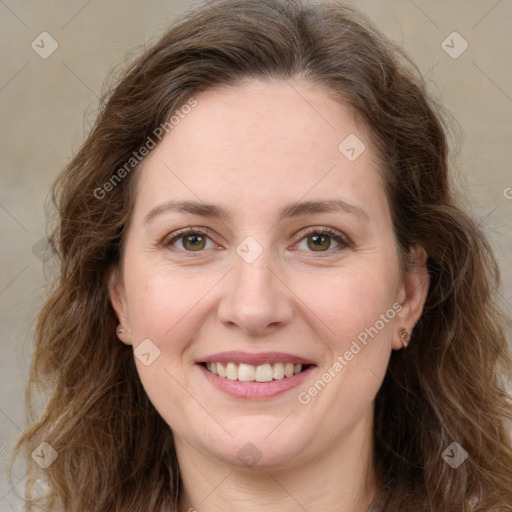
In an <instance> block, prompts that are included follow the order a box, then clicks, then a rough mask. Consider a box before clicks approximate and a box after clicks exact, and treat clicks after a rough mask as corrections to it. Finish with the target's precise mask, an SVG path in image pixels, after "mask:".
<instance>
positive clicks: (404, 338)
mask: <svg viewBox="0 0 512 512" xmlns="http://www.w3.org/2000/svg"><path fill="white" fill-rule="evenodd" d="M398 334H399V335H400V339H401V340H402V345H403V346H404V348H407V346H408V345H409V341H410V339H411V335H410V334H409V333H408V332H407V331H406V330H405V328H403V327H400V329H398Z"/></svg>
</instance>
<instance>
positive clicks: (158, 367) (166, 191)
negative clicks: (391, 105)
mask: <svg viewBox="0 0 512 512" xmlns="http://www.w3.org/2000/svg"><path fill="white" fill-rule="evenodd" d="M195 97H196V99H197V102H198V104H197V106H196V107H195V108H193V109H192V110H191V112H190V113H189V114H188V115H187V116H186V117H185V118H184V119H183V120H182V121H181V122H180V123H179V124H178V125H177V126H175V127H174V129H173V130H172V131H170V132H169V134H168V135H166V136H165V137H164V139H163V140H162V142H161V143H160V144H159V145H158V146H157V148H155V150H153V151H152V153H151V154H150V155H149V156H148V157H147V158H146V159H145V161H144V162H143V165H142V167H141V168H140V169H139V171H138V172H139V175H138V182H137V186H136V200H135V207H134V211H133V217H132V219H131V223H130V227H129V230H128V235H127V239H126V246H125V248H124V254H123V262H122V268H119V269H115V270H114V271H113V272H112V274H111V279H110V297H111V301H112V304H113V306H114V309H115V311H116V313H117V316H118V319H119V322H120V324H121V326H123V327H124V328H125V329H126V332H125V333H123V334H119V336H120V339H121V341H122V342H124V343H126V344H131V345H133V348H134V349H136V347H137V346H138V345H139V344H140V343H141V342H142V340H145V339H150V340H151V342H152V343H154V344H155V345H156V346H157V347H158V348H159V350H160V355H159V357H157V358H156V359H155V360H154V361H153V362H152V363H151V364H150V365H149V366H145V365H144V364H142V363H141V362H140V361H139V359H138V358H135V361H136V364H137V370H138V373H139V376H140V379H141V382H142V384H143V386H144V389H145V390H146V392H147V394H148V396H149V398H150V400H151V402H152V403H153V404H154V406H155V408H156V409H157V410H158V412H159V413H160V414H161V416H162V417H163V418H164V420H165V421H166V422H167V424H168V425H169V426H170V428H171V429H172V431H173V435H174V439H175V443H176V449H177V455H178V461H179V465H180V471H181V476H182V480H183V490H182V492H181V495H180V501H179V510H180V511H181V512H185V511H189V510H191V509H192V510H193V509H196V510H198V511H199V512H203V511H218V510H224V511H228V512H229V511H235V510H237V511H238V510H241V509H242V510H244V511H250V512H252V511H263V510H265V511H267V512H268V511H274V510H279V511H281V512H282V511H297V510H304V509H306V510H338V511H341V512H343V511H347V512H348V511H351V512H354V511H361V512H364V511H366V509H367V508H368V506H369V505H370V504H371V502H372V500H373V497H374V495H375V492H376V484H375V479H374V474H373V470H372V444H371V440H372V424H373V404H374V398H375V395H376V393H377V391H378V389H379V388H380V386H381V383H382V379H383V377H384V375H385V372H386V367H387V365H388V362H389V358H390V356H391V353H392V350H400V349H402V343H401V340H400V337H399V334H398V329H399V328H400V327H405V328H406V329H407V330H408V331H411V330H412V328H413V327H414V325H415V323H416V322H417V320H418V319H419V317H420V315H421V311H422V308H423V304H424V301H425V298H426V294H427V289H428V277H427V274H426V272H424V271H422V270H424V262H425V256H426V255H425V254H423V253H421V251H417V252H416V253H415V254H413V256H414V257H415V258H416V260H417V261H418V262H419V267H418V268H417V269H416V270H415V271H409V272H407V273H405V274H402V273H401V271H400V268H401V267H400V262H399V258H398V255H397V249H396V245H395V239H394V232H393V226H392V222H391V217H390V211H389V205H388V203H387V199H386V196H385V193H384V188H383V182H382V178H381V175H380V172H379V169H378V168H377V164H376V157H375V153H374V152H373V149H372V147H371V144H370V142H369V140H368V139H367V138H366V136H365V134H364V130H363V129H362V128H361V127H360V126H359V125H358V124H357V123H356V121H355V119H354V117H353V115H352V113H351V111H350V109H349V108H348V107H346V106H343V105H341V104H340V103H339V102H336V101H334V100H333V99H332V97H330V96H329V95H328V94H327V92H326V91H325V90H324V89H322V88H321V87H319V86H312V85H307V84H304V83H299V82H272V83H270V82H262V81H256V80H252V81H249V82H247V83H244V84H243V85H237V86H236V87H231V88H217V89H209V90H207V91H205V92H202V93H201V94H199V95H197V96H195ZM349 134H356V135H357V136H358V137H359V138H360V139H361V140H362V141H364V143H365V146H366V150H365V151H364V152H363V153H362V154H361V155H360V156H359V157H358V158H356V159H355V160H354V161H349V160H348V159H347V158H346V157H345V156H344V155H343V154H342V153H341V152H340V151H339V150H338V146H339V144H340V142H341V141H343V140H344V139H345V138H346V137H347V136H348V135H349ZM325 199H342V200H344V201H346V202H348V203H351V204H353V205H356V206H357V207H359V208H361V209H362V210H363V211H364V212H365V214H364V216H363V217H358V216H356V215H354V214H351V213H346V212H345V213H344V212H341V213H339V212H336V213H332V212H329V213H317V214H306V215H302V216H300V217H296V218H290V219H284V220H281V221H279V219H278V217H277V212H278V209H279V208H281V207H282V206H283V205H285V204H287V203H289V202H292V201H299V200H300V201H306V200H325ZM169 200H192V201H199V202H206V203H215V204H217V205H219V206H222V207H224V208H226V209H229V210H230V211H231V212H232V214H233V216H232V218H231V219H228V220H226V219H224V220H220V219H216V218H208V217H203V216H199V215H195V214H191V213H183V212H176V211H167V212H165V213H162V214H160V215H157V216H155V217H154V218H153V219H152V220H151V221H150V222H149V223H148V222H145V221H144V218H145V217H146V215H147V214H148V213H149V212H150V211H151V210H152V209H153V208H155V207H156V206H158V205H160V204H162V203H165V202H167V201H169ZM186 227H194V228H205V227H206V228H209V229H210V230H211V236H209V235H208V236H207V238H206V243H205V244H204V242H203V245H201V248H200V249H199V250H198V249H195V250H194V246H193V245H192V244H190V243H188V244H187V238H186V236H185V238H183V236H184V235H182V238H181V239H176V240H175V241H174V242H172V245H165V243H163V242H165V241H166V237H167V241H168V240H169V235H171V234H172V233H174V232H176V231H178V230H179V229H182V228H186ZM323 227H330V228H332V229H334V230H336V231H338V232H340V233H342V234H344V235H345V236H346V237H348V238H349V240H350V241H351V242H350V244H349V245H341V244H339V243H338V242H336V241H335V240H334V239H333V238H329V237H328V238H327V241H324V242H323V243H321V244H320V245H321V248H320V249H316V248H315V246H314V244H313V242H312V237H313V234H312V233H310V234H301V233H300V232H301V230H303V229H304V228H323ZM298 234H299V235H300V236H299V237H298V236H297V235H298ZM248 236H251V237H253V238H254V239H255V240H257V242H258V243H259V244H260V246H261V247H262V249H263V252H262V254H261V255H260V256H259V257H258V258H257V259H256V260H255V261H253V262H252V263H248V262H246V261H245V260H244V259H243V258H241V257H240V256H239V255H238V254H237V252H236V248H237V246H238V245H239V244H240V243H241V242H242V241H243V240H244V239H245V238H246V237H248ZM329 241H330V245H329ZM183 243H185V246H184V245H183ZM191 247H192V248H191ZM187 254H189V255H190V254H191V257H187ZM422 265H423V266H422ZM394 303H398V304H401V309H400V311H399V313H397V314H396V315H395V316H394V318H393V319H392V320H389V321H388V322H387V323H385V325H384V327H383V328H382V329H381V330H379V332H378V334H377V335H375V336H374V337H373V338H369V342H368V344H367V345H366V346H364V347H363V348H362V350H361V351H360V352H359V353H358V354H357V355H355V356H354V357H353V359H352V360H350V361H349V362H348V364H347V365H346V366H344V368H343V370H342V371H339V372H338V373H337V374H336V377H335V378H333V379H332V380H331V382H329V383H328V384H327V385H326V386H325V387H324V388H323V389H322V390H321V392H319V393H318V394H317V395H316V396H314V397H312V398H311V400H310V402H309V403H308V404H305V405H304V404H301V403H300V402H299V401H298V398H297V395H298V393H299V392H300V391H304V390H306V391H307V389H308V388H309V387H311V386H312V385H313V383H314V382H315V381H316V380H317V379H319V378H320V377H321V375H322V374H323V373H325V372H326V371H327V370H328V368H329V367H332V365H333V363H334V362H335V361H336V358H337V356H339V355H343V354H344V353H345V352H346V351H347V350H349V348H350V346H351V343H352V342H353V341H354V340H355V339H356V337H357V336H358V334H360V333H361V332H363V331H364V330H365V328H368V327H370V326H374V325H375V323H376V321H377V320H378V319H379V318H380V315H382V314H385V313H386V312H387V311H389V310H390V308H392V305H393V304H394ZM227 350H242V351H246V352H256V353H257V352H267V351H278V352H289V353H292V354H296V355H299V356H302V357H305V358H308V359H310V360H313V361H314V362H315V363H316V365H317V368H315V369H314V370H313V372H311V374H310V375H309V377H308V378H307V380H306V381H305V383H304V384H303V385H302V384H301V386H299V387H298V388H294V389H292V390H290V391H287V392H286V393H284V394H281V395H279V396H276V397H274V398H270V399H266V400H244V399H237V398H232V397H229V396H227V395H225V394H223V393H222V392H221V391H219V390H217V389H216V388H215V387H213V386H212V385H211V384H210V383H209V382H208V381H207V380H206V379H205V377H204V375H203V374H202V372H201V370H200V368H198V366H197V365H196V364H195V361H196V360H197V359H198V358H200V357H201V356H203V357H204V356H207V355H211V354H215V353H217V352H221V351H227ZM248 442H250V443H252V444H253V445H255V446H256V447H257V449H258V451H259V453H260V454H261V459H260V460H259V461H258V462H257V464H256V465H254V466H252V467H248V466H246V465H244V463H243V462H242V461H241V460H240V459H239V457H238V456H237V454H238V452H239V450H240V449H241V448H242V447H243V446H244V445H245V444H246V443H248ZM301 507H303V508H301Z"/></svg>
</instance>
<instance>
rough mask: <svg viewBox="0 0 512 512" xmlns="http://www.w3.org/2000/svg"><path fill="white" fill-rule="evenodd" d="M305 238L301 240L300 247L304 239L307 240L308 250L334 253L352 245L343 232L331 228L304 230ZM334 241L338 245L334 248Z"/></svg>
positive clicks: (306, 249)
mask: <svg viewBox="0 0 512 512" xmlns="http://www.w3.org/2000/svg"><path fill="white" fill-rule="evenodd" d="M302 235H303V238H302V239H301V240H300V242H299V244H298V247H299V249H301V247H300V244H301V243H302V241H303V240H307V243H306V248H305V249H303V250H305V251H306V252H316V253H323V252H326V253H328V254H332V253H334V252H339V251H341V250H343V249H345V248H347V247H350V245H351V244H350V242H349V240H348V238H346V237H345V236H344V235H343V234H342V233H340V232H338V231H336V230H334V229H331V228H322V229H320V228H317V229H314V230H310V231H309V232H302ZM333 241H334V242H335V244H337V246H335V247H334V248H332V246H333Z"/></svg>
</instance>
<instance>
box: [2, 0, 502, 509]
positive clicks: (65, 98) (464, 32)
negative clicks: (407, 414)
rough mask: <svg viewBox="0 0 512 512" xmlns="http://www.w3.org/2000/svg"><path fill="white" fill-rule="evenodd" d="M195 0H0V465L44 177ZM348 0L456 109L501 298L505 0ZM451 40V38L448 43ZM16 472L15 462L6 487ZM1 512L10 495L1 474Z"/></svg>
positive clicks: (14, 399)
mask: <svg viewBox="0 0 512 512" xmlns="http://www.w3.org/2000/svg"><path fill="white" fill-rule="evenodd" d="M195 3H197V2H186V1H185V0H181V1H176V0H174V1H171V0H167V1H159V0H152V1H148V2H144V3H143V2H138V1H135V0H129V1H127V0H123V1H121V0H115V1H114V0H110V1H103V2H101V1H99V0H92V1H87V0H73V1H64V0H61V1H55V0H54V1H46V2H35V1H18V2H16V1H14V0H0V40H1V58H2V65H1V67H0V112H1V119H2V123H1V128H0V129H1V137H0V236H1V243H0V256H1V262H2V264H1V267H0V321H1V324H0V325H1V338H0V349H1V350H0V380H1V387H0V471H1V470H2V469H3V466H4V465H5V460H6V459H7V457H8V454H9V451H10V446H11V444H12V440H13V439H14V438H15V436H17V434H18V433H19V430H20V428H21V427H22V426H23V421H24V419H23V418H24V415H23V392H24V385H25V379H26V375H27V367H28V362H29V354H30V336H31V331H32V324H31V322H32V319H33V316H34V313H35V312H36V310H37V307H38V305H39V304H40V302H41V298H42V297H43V293H44V288H43V285H44V276H43V263H42V261H41V260H40V256H39V257H38V253H37V245H36V244H37V242H38V241H39V240H41V239H42V238H43V237H44V235H45V218H44V205H45V200H46V197H47V193H48V189H49V186H50V183H51V182H52V180H53V179H54V177H55V176H56V174H57V172H58V171H59V170H60V169H61V168H62V167H63V166H64V165H65V163H66V162H67V161H68V160H69V158H70V157H71V155H72V154H73V152H74V151H75V150H76V149H77V148H78V147H79V145H80V143H81V141H82V140H83V137H84V130H85V129H86V128H87V126H88V123H89V122H90V121H91V120H92V119H93V117H94V113H95V109H96V105H97V96H98V95H99V94H100V91H101V88H102V82H103V80H104V78H105V77H106V76H107V74H108V72H109V70H110V69H111V68H112V67H113V65H115V64H120V63H122V62H123V59H124V58H125V56H126V54H127V53H128V52H129V51H133V50H135V51H136V50H137V48H139V49H140V48H141V47H142V45H144V44H148V43H150V42H152V41H154V40H156V39H157V38H158V37H159V36H160V35H161V33H162V32H163V31H164V30H165V28H166V27H167V26H168V24H169V22H171V21H172V19H173V18H174V17H175V16H176V14H177V13H179V12H180V11H181V10H183V9H184V8H186V7H188V6H190V5H193V4H195ZM351 3H355V4H357V5H359V6H360V7H361V8H362V9H363V10H364V11H366V12H367V13H368V14H369V15H370V16H371V17H372V18H373V19H374V20H375V22H376V24H377V25H378V26H379V27H380V28H381V29H382V30H383V31H384V32H385V33H387V34H388V35H390V36H391V37H392V38H393V39H395V40H396V41H398V42H400V43H401V44H403V45H404V46H405V48H406V49H407V50H408V52H409V53H410V54H411V56H412V57H413V58H414V60H415V61H416V63H417V64H418V66H419V69H420V71H421V73H422V74H423V75H424V76H426V78H427V79H428V80H429V87H430V88H431V90H432V92H433V93H434V94H435V95H436V96H437V97H439V98H440V99H441V101H442V102H443V103H444V105H445V106H446V107H447V108H448V109H449V110H450V111H451V112H452V113H453V115H454V116H455V117H456V118H457V119H458V121H459V123H460V126H461V128H462V131H463V133H464V139H463V140H462V148H461V153H460V155H459V163H458V165H459V168H460V174H461V178H462V179H464V180H465V182H464V183H462V182H461V189H462V190H463V191H464V194H465V195H466V197H467V199H468V201H469V203H470V204H471V205H472V206H471V207H472V211H473V213H474V215H475V217H476V218H478V219H480V221H481V223H482V225H483V226H485V229H486V232H487V233H488V235H489V237H490V239H491V241H492V243H493V245H494V247H495V249H496V252H497V254H498V258H499V260H500V263H501V267H502V270H503V278H504V289H503V293H504V295H505V296H506V298H507V299H508V301H509V303H512V256H511V255H512V229H511V228H512V223H511V216H512V188H509V187H512V172H511V167H510V146H511V142H512V137H511V135H512V123H511V122H510V120H511V118H512V58H511V48H512V30H511V27H510V20H511V19H512V3H511V2H509V1H503V0H501V1H500V0H478V1H477V0H473V1H467V0H465V1H463V0H456V1H455V0H450V1H449V2H448V1H446V0H430V1H420V0H415V1H412V0H385V1H384V0H379V1H375V0H374V1H369V0H368V1H360V2H354V1H353V2H351ZM453 31H457V32H458V33H459V34H460V35H461V36H462V37H463V38H464V39H465V40H466V41H467V43H468V44H469V47H468V49H467V50H466V51H465V52H464V53H463V54H462V55H461V56H460V57H458V58H457V59H453V58H451V57H450V56H449V55H448V54H447V53H446V52H445V51H444V50H443V48H442V47H441V43H442V41H443V40H445V39H446V37H447V36H448V35H449V34H451V33H452V32H453ZM42 32H48V33H49V34H51V36H52V37H53V38H54V39H55V40H56V41H57V42H58V45H59V46H58V49H57V50H56V51H55V52H54V53H53V54H52V55H51V56H50V57H48V58H47V59H43V58H41V57H40V56H39V55H38V54H37V53H36V52H35V51H34V50H33V49H32V48H31V43H32V41H34V40H36V38H37V36H39V34H41V33H42ZM38 40H40V39H37V40H36V42H37V41H38ZM454 45H455V50H456V49H457V48H460V46H458V45H460V41H459V40H454ZM507 195H508V197H509V199H507V197H506V196H507ZM34 245H36V249H34V250H33V247H34ZM34 252H35V253H36V254H34ZM46 267H48V265H46ZM22 477H23V472H20V474H19V479H20V482H19V484H18V485H17V489H18V490H21V487H22V485H23V479H22ZM4 510H21V506H20V505H19V504H17V503H16V500H15V496H14V493H13V492H12V490H11V489H10V487H9V486H8V485H7V481H6V478H5V476H4V473H1V476H0V511H4Z"/></svg>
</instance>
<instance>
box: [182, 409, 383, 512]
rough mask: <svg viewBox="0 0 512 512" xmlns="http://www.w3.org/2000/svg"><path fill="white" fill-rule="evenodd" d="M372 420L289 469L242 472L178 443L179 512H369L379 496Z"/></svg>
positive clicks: (366, 421)
mask: <svg viewBox="0 0 512 512" xmlns="http://www.w3.org/2000/svg"><path fill="white" fill-rule="evenodd" d="M372 421H373V414H371V415H368V417H365V418H363V420H362V421H361V423H360V424H358V425H357V426H356V427H355V428H354V429H353V430H352V431H351V432H348V433H344V435H343V438H342V439H333V440H331V441H330V442H329V443H326V444H328V446H327V447H326V449H325V451H324V452H322V453H316V454H315V456H314V457H311V458H310V459H309V460H307V461H304V462H302V463H301V464H298V465H295V466H294V465H293V464H289V465H287V467H286V468H279V469H275V468H268V467H267V468H266V467H258V466H255V467H252V468H246V467H240V466H235V465H233V464H229V463H225V462H224V461H222V460H219V459H212V458H208V457H205V456H204V454H203V453H202V452H199V451H198V450H196V449H195V448H192V446H191V445H190V444H189V443H188V442H186V441H184V440H183V439H180V438H178V437H176V439H175V445H176V451H177V454H178V460H179V466H180V474H181V481H182V489H181V491H180V498H179V506H178V512H196V511H197V512H217V511H219V510H222V511H223V512H234V511H237V512H238V511H240V510H244V512H260V511H265V512H274V511H278V510H279V512H287V511H290V512H291V511H293V512H296V511H297V510H301V509H302V510H336V511H338V512H366V511H367V510H368V508H369V507H370V505H371V504H372V502H373V501H374V498H375V496H376V490H377V486H376V482H375V476H374V472H373V459H372V453H373V441H372V439H373V437H372V432H373V431H372Z"/></svg>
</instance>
